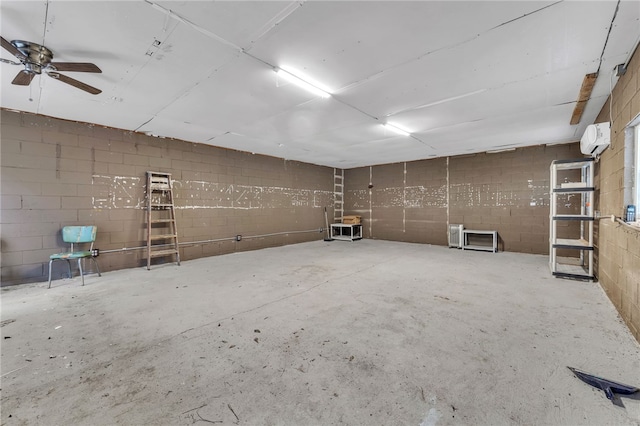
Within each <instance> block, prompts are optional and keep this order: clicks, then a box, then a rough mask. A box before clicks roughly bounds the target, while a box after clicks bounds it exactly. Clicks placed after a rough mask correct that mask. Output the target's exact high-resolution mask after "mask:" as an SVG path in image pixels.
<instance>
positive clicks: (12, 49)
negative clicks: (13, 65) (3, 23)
mask: <svg viewBox="0 0 640 426" xmlns="http://www.w3.org/2000/svg"><path fill="white" fill-rule="evenodd" d="M0 42H1V44H2V47H4V48H5V49H6V50H7V51H8V52H9V53H11V54H12V55H13V56H15V57H16V58H18V59H20V60H23V59H25V57H24V55H23V54H22V53H20V51H19V50H18V48H17V47H15V46H14V45H13V44H11V43H9V41H7V39H5V38H4V37H1V36H0Z"/></svg>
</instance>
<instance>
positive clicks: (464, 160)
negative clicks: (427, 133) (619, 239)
mask: <svg viewBox="0 0 640 426" xmlns="http://www.w3.org/2000/svg"><path fill="white" fill-rule="evenodd" d="M582 157H583V156H582V154H580V149H579V144H577V143H573V144H566V145H555V146H535V147H529V148H520V149H517V150H514V151H508V152H501V153H494V154H488V153H482V154H474V155H467V156H456V157H449V158H438V159H433V160H421V161H413V162H407V163H396V164H385V165H380V166H372V167H363V168H358V169H351V170H346V171H345V191H346V197H345V198H346V204H345V214H358V215H361V216H362V217H363V223H364V226H363V231H364V235H365V237H368V238H379V239H385V240H395V241H407V242H420V243H428V244H437V245H447V244H448V242H447V224H448V223H450V224H463V225H464V226H465V228H467V229H477V230H496V231H498V234H499V237H500V249H501V250H507V251H518V252H523V253H540V254H547V253H548V252H549V166H550V165H551V162H552V161H553V160H556V159H568V158H582ZM369 185H373V187H372V188H368V186H369ZM568 204H569V207H567V208H568V209H569V210H570V209H571V208H572V206H571V201H569V202H568ZM573 207H577V206H573Z"/></svg>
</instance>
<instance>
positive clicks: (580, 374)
mask: <svg viewBox="0 0 640 426" xmlns="http://www.w3.org/2000/svg"><path fill="white" fill-rule="evenodd" d="M567 368H568V369H569V370H571V371H572V372H573V374H575V375H576V377H577V378H579V379H580V380H582V381H583V382H585V383H586V384H588V385H591V386H593V387H594V388H598V389H601V390H602V391H604V394H605V395H606V396H607V399H609V400H611V401H612V402H613V398H614V395H613V394H614V393H619V394H621V395H631V394H634V393H636V392H638V390H640V389H639V388H637V387H634V386H629V385H625V384H622V383H618V382H613V381H611V380H607V379H603V378H602V377H598V376H594V375H593V374H589V373H585V372H584V371H580V370H578V369H576V368H573V367H567Z"/></svg>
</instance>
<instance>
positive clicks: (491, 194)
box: [347, 181, 549, 210]
mask: <svg viewBox="0 0 640 426" xmlns="http://www.w3.org/2000/svg"><path fill="white" fill-rule="evenodd" d="M530 182H531V183H530V184H529V185H528V188H527V190H510V189H507V188H504V186H503V185H502V184H500V183H486V184H474V183H459V184H452V185H449V186H447V185H441V186H422V185H418V186H407V187H389V188H383V189H374V190H373V196H372V203H373V207H377V208H388V207H402V208H404V209H421V208H425V207H436V208H446V207H448V204H449V203H448V202H447V200H448V199H450V201H451V205H453V206H456V207H472V208H473V207H513V206H549V188H548V187H547V186H546V185H537V184H534V183H533V181H530ZM447 189H448V191H447ZM347 194H348V199H349V200H351V202H350V204H351V206H352V208H353V209H356V210H357V209H364V208H368V207H369V201H370V200H369V191H368V190H364V189H357V190H350V191H347Z"/></svg>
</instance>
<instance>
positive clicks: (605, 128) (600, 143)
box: [580, 121, 611, 157]
mask: <svg viewBox="0 0 640 426" xmlns="http://www.w3.org/2000/svg"><path fill="white" fill-rule="evenodd" d="M610 142H611V129H610V125H609V122H608V121H607V122H605V123H598V124H591V125H589V126H587V130H585V131H584V135H582V139H580V152H582V153H583V154H585V155H591V156H592V157H596V156H598V155H600V153H601V152H602V151H604V150H605V148H606V147H608V146H609V143H610Z"/></svg>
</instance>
